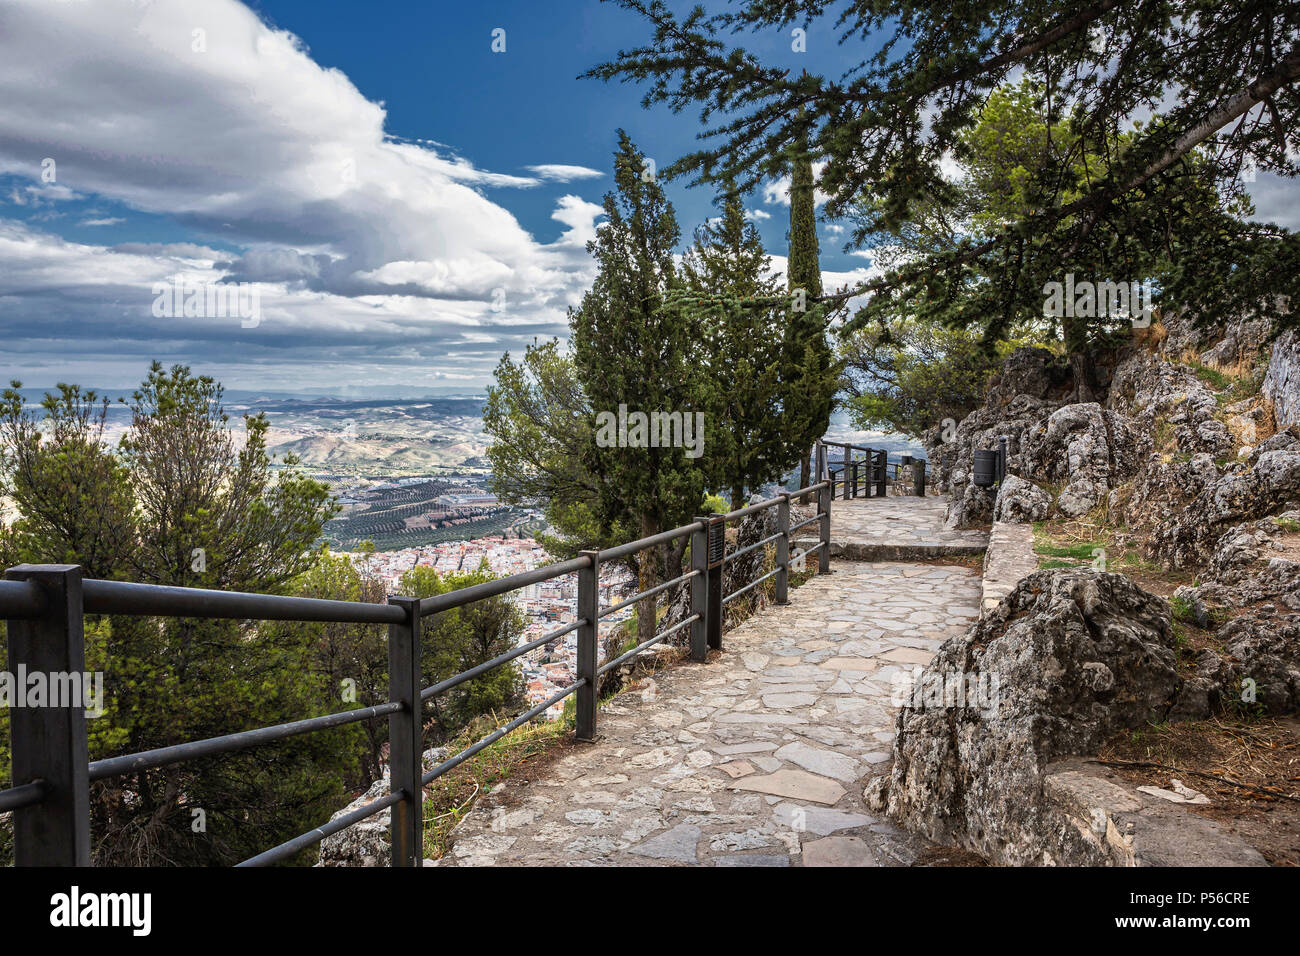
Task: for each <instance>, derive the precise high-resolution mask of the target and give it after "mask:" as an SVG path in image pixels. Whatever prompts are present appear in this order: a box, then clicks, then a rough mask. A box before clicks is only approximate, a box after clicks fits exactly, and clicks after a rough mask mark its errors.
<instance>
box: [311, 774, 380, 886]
mask: <svg viewBox="0 0 1300 956" xmlns="http://www.w3.org/2000/svg"><path fill="white" fill-rule="evenodd" d="M388 792H389V790H388V775H387V774H384V776H383V777H382V778H381V779H379V780H376V781H375V782H374V784H373V785H371V787H370V789H369V790H367V791H366V792H365V793H363V794H362V795H361V796H359V797H357V799H355V800H353V801H352V802H351V803H349V804H348V805H347V806H346V807H344V808H343V809H342V810H340V811H339V812H338V813H336V814H334V815H333V816H332V817H330V822H331V823H332V822H334V821H335V820H337V819H338V818H339V817H341V816H343V815H344V814H345V813H352V812H353V811H355V810H360V809H361V808H362V807H365V806H368V805H369V804H372V803H374V802H375V801H376V800H378V799H380V798H381V797H386V796H388ZM389 818H390V814H389V810H387V809H384V810H381V811H379V812H378V813H376V814H375V815H374V816H372V817H367V818H366V819H364V820H362V821H361V822H360V823H354V824H352V826H350V827H348V828H347V829H346V830H340V831H339V832H338V833H332V834H330V835H329V836H327V837H326V838H325V839H324V840H322V841H321V843H320V857H319V859H317V861H316V865H317V866H388V865H389V864H390V863H391V862H392V859H393V850H392V846H391V845H390V844H389V842H388V826H389Z"/></svg>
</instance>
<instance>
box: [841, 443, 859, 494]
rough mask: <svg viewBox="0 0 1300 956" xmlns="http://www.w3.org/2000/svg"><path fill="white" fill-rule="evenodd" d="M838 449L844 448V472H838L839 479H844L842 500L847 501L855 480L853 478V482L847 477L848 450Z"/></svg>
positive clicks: (848, 472)
mask: <svg viewBox="0 0 1300 956" xmlns="http://www.w3.org/2000/svg"><path fill="white" fill-rule="evenodd" d="M840 447H842V448H844V470H843V471H842V472H840V477H841V478H843V479H844V500H845V501H848V500H849V496H850V492H852V490H853V485H854V483H855V482H856V480H857V479H856V478H855V479H853V481H850V480H849V475H850V471H849V459H850V458H851V457H852V453H851V452H850V451H849V450H848V448H846V447H844V446H840Z"/></svg>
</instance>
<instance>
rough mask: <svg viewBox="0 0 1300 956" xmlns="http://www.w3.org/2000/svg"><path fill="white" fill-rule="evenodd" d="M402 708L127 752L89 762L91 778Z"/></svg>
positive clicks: (381, 707) (380, 707)
mask: <svg viewBox="0 0 1300 956" xmlns="http://www.w3.org/2000/svg"><path fill="white" fill-rule="evenodd" d="M402 709H403V707H402V705H401V703H399V702H395V701H388V702H386V703H383V704H376V705H375V706H373V707H360V708H357V709H356V710H344V711H340V712H339V713H337V714H326V715H325V716H323V717H310V718H308V719H307V720H295V721H292V722H290V723H287V724H275V725H273V726H271V727H259V728H258V729H257V730H245V731H242V732H240V733H237V734H226V735H225V736H222V737H209V738H207V739H206V740H195V741H191V742H190V743H185V744H174V745H172V746H170V747H158V748H157V749H155V750H144V751H141V752H140V753H135V754H126V755H124V756H121V757H109V758H108V759H106V760H95V761H93V762H92V763H91V764H90V780H91V782H94V781H96V780H107V779H108V778H109V777H119V776H121V775H122V774H124V773H138V772H139V771H141V770H152V769H154V768H155V767H165V766H167V765H168V764H173V763H179V762H180V761H182V760H194V759H196V758H199V757H213V756H216V755H218V754H227V753H233V752H234V751H236V750H245V749H247V748H249V747H256V746H259V745H260V744H269V743H274V742H275V741H277V740H284V739H285V738H287V737H296V736H298V735H299V734H310V733H313V732H314V731H318V730H331V729H333V728H335V727H346V726H347V725H348V724H355V723H359V722H360V721H363V720H372V719H374V718H376V717H387V716H388V715H389V714H395V713H397V712H398V711H400V710H402Z"/></svg>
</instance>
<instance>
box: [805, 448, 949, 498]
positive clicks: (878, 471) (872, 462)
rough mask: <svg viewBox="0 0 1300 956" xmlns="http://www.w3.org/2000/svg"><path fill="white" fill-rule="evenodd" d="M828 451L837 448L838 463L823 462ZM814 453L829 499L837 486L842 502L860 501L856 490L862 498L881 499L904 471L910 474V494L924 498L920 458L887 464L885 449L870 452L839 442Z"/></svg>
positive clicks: (875, 449)
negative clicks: (826, 484) (829, 495)
mask: <svg viewBox="0 0 1300 956" xmlns="http://www.w3.org/2000/svg"><path fill="white" fill-rule="evenodd" d="M827 448H838V449H839V450H840V455H841V457H840V459H839V460H838V461H831V460H829V459H828V458H826V457H825V456H826V454H827V452H826V451H825V450H824V449H827ZM859 452H861V453H862V454H861V457H859V456H858V453H859ZM817 453H818V469H817V474H818V476H819V477H821V478H824V479H825V480H827V481H829V482H830V483H831V497H832V498H833V497H835V488H836V486H837V485H838V486H839V489H840V494H841V497H842V498H843V499H844V500H845V501H848V500H849V499H851V498H857V497H859V490H860V491H861V497H864V498H873V497H875V498H879V497H884V496H885V495H887V494H889V482H890V480H891V478H892V480H893V481H899V480H901V479H902V477H903V469H905V468H910V469H911V471H912V494H914V495H920V496H922V497H924V496H925V469H926V463H925V460H924V459H922V458H913V457H911V456H910V455H909V456H906V457H904V458H901V459H899V460H897V461H890V460H889V451H888V450H887V449H885V448H869V447H867V446H866V445H855V444H852V443H851V442H838V441H822V442H820V443H818V446H817ZM891 471H892V474H891Z"/></svg>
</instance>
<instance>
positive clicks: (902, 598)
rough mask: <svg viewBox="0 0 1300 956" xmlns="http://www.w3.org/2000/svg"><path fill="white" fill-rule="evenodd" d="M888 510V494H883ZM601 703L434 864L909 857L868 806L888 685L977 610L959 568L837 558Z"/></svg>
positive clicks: (881, 758) (820, 862)
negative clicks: (705, 659)
mask: <svg viewBox="0 0 1300 956" xmlns="http://www.w3.org/2000/svg"><path fill="white" fill-rule="evenodd" d="M882 503H883V502H882ZM833 568H834V573H832V574H829V575H822V576H818V577H815V578H813V579H812V580H811V581H809V582H808V583H806V584H805V585H803V586H802V587H800V588H796V589H793V590H791V592H790V604H788V605H786V606H784V607H773V608H768V609H767V610H765V611H763V612H762V613H760V614H759V615H757V616H755V617H754V618H752V619H750V620H749V621H747V622H746V623H745V624H743V625H741V626H740V627H738V628H736V629H735V630H733V631H730V632H728V633H727V634H725V635H724V636H723V651H722V653H721V655H720V656H718V657H716V658H715V659H714V660H711V661H710V662H709V663H707V664H691V663H683V664H680V665H677V666H675V667H673V668H671V669H669V670H667V671H664V672H661V673H660V674H658V675H656V676H655V677H654V678H652V679H651V680H650V681H649V682H648V683H647V685H646V688H645V690H643V691H640V692H638V691H635V690H634V691H631V692H628V693H625V694H623V695H621V696H619V697H617V698H615V699H614V700H613V701H611V702H610V703H609V704H608V705H606V706H605V707H604V708H603V709H602V711H601V714H600V718H599V726H598V730H599V735H600V739H599V740H598V741H597V742H595V743H593V744H583V745H578V746H577V748H576V749H575V750H574V751H573V752H571V753H570V754H567V755H566V756H564V757H562V758H560V759H559V760H557V761H556V763H554V764H553V765H552V766H551V767H550V768H549V769H548V770H547V772H546V773H545V774H544V775H543V776H542V777H541V778H540V779H538V780H535V781H533V782H532V783H531V784H526V785H523V784H520V783H517V782H511V781H506V782H505V783H504V784H502V785H500V786H499V787H498V788H497V789H496V790H495V791H493V793H492V794H490V795H488V796H486V797H484V798H483V799H481V800H480V801H479V803H478V804H477V805H476V806H475V808H474V809H473V810H472V811H471V813H470V814H469V815H468V816H467V817H466V819H465V820H464V821H463V822H462V823H461V825H460V826H459V827H458V828H457V829H456V831H455V833H454V834H453V841H454V842H453V843H452V846H451V850H450V851H449V852H448V853H447V855H446V856H444V857H443V859H442V860H441V861H439V863H440V865H444V866H446V865H459V866H473V865H506V866H510V865H555V864H559V865H584V864H586V865H637V866H644V865H665V866H671V865H705V866H790V865H803V866H836V865H841V866H842V865H865V866H871V865H882V866H890V865H907V864H909V863H910V862H912V860H913V859H915V856H916V854H917V853H918V852H919V850H920V849H921V846H922V844H921V843H920V842H919V841H918V840H917V839H916V838H914V837H912V836H910V835H908V834H905V833H903V832H902V831H901V830H899V829H897V828H896V827H894V826H893V825H892V824H890V823H887V822H885V821H883V820H881V819H878V818H877V817H875V816H873V815H871V814H869V813H867V812H866V811H865V808H864V804H863V799H862V789H863V786H864V784H865V782H866V781H867V780H868V779H870V778H871V777H872V776H874V775H875V774H877V773H881V772H883V771H884V769H885V768H886V767H887V765H888V761H889V758H890V743H891V741H892V739H893V729H894V714H895V709H896V708H895V706H894V701H895V700H897V699H898V694H899V691H898V687H899V686H900V684H899V682H902V686H909V684H910V676H911V674H912V668H913V667H914V666H915V665H922V664H925V663H927V662H928V661H929V660H930V658H931V657H932V656H933V653H934V651H935V649H936V648H938V646H939V645H940V644H941V643H942V642H943V641H944V640H946V639H947V638H948V637H951V636H952V635H954V634H957V633H961V632H962V631H964V629H965V628H966V626H967V625H968V624H969V623H970V622H971V621H972V620H973V619H974V618H975V617H976V616H977V614H978V613H979V602H980V579H979V575H978V574H976V573H975V572H973V571H970V570H967V569H965V568H962V567H956V566H938V565H924V564H900V563H851V562H844V561H838V562H835V563H834V565H833Z"/></svg>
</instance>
